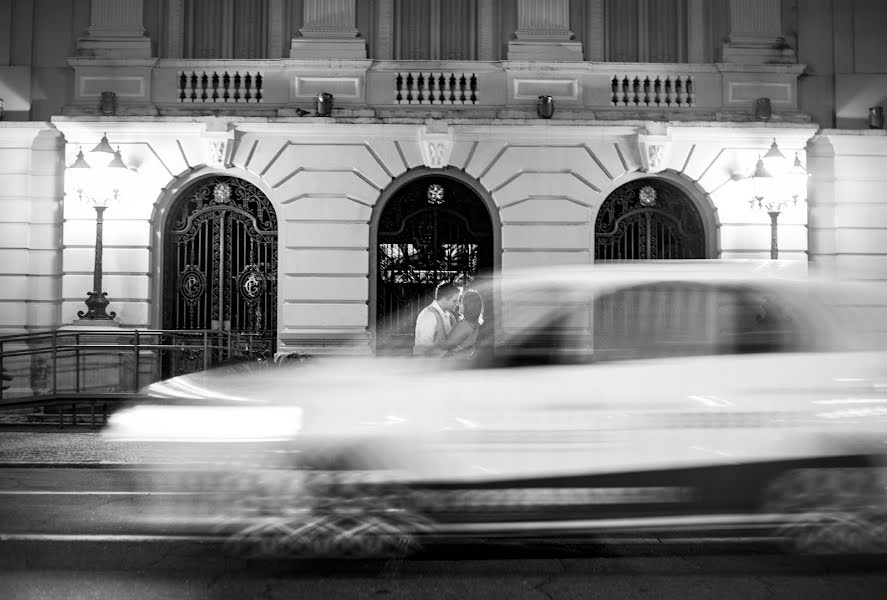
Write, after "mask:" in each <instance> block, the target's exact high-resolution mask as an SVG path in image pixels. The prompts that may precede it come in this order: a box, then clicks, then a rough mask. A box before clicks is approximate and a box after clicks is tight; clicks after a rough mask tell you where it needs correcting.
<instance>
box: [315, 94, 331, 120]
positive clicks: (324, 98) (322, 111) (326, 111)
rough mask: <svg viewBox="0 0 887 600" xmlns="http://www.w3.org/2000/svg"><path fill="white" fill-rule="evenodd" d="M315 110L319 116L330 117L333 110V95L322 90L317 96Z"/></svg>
mask: <svg viewBox="0 0 887 600" xmlns="http://www.w3.org/2000/svg"><path fill="white" fill-rule="evenodd" d="M315 112H316V113H317V116H318V117H328V116H330V114H331V113H332V112H333V95H332V94H328V93H327V92H320V93H319V94H317V98H316V108H315Z"/></svg>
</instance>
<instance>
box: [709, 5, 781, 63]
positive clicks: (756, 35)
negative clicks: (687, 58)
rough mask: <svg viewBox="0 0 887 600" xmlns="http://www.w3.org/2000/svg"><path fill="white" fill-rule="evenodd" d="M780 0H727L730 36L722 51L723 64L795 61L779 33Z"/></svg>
mask: <svg viewBox="0 0 887 600" xmlns="http://www.w3.org/2000/svg"><path fill="white" fill-rule="evenodd" d="M780 10H781V8H780V1H779V0H730V35H729V37H728V41H727V42H726V43H725V44H724V47H723V50H722V59H723V62H725V63H740V64H773V63H777V64H785V63H796V62H797V60H798V59H797V56H796V55H795V51H794V49H792V48H789V47H788V45H787V44H786V42H785V38H784V37H783V35H782V18H781V14H780Z"/></svg>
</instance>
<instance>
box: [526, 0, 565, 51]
mask: <svg viewBox="0 0 887 600" xmlns="http://www.w3.org/2000/svg"><path fill="white" fill-rule="evenodd" d="M514 35H515V36H517V39H519V40H548V41H554V40H571V39H573V32H572V31H570V0H518V1H517V31H515V32H514Z"/></svg>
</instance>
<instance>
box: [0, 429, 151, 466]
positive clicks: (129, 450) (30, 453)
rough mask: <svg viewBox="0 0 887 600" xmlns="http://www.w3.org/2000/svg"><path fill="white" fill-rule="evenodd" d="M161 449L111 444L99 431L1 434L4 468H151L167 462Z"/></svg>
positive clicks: (11, 432)
mask: <svg viewBox="0 0 887 600" xmlns="http://www.w3.org/2000/svg"><path fill="white" fill-rule="evenodd" d="M158 450H159V449H158V447H157V446H156V445H154V446H153V447H152V446H151V445H150V444H139V443H134V442H111V441H108V440H106V439H104V438H103V437H102V434H101V432H98V431H58V432H46V431H0V466H2V465H3V464H23V463H40V464H46V465H62V464H83V465H90V464H102V463H108V464H114V463H133V464H150V463H157V462H163V458H162V456H161V455H160V453H159V452H158Z"/></svg>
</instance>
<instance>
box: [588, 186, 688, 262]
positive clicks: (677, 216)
mask: <svg viewBox="0 0 887 600" xmlns="http://www.w3.org/2000/svg"><path fill="white" fill-rule="evenodd" d="M594 258H595V260H651V259H686V258H705V230H704V229H703V226H702V218H701V217H700V215H699V212H698V211H697V210H696V207H695V206H694V205H693V202H692V201H691V200H690V199H689V198H688V197H687V196H686V194H684V193H683V192H682V191H681V190H679V189H678V188H677V187H675V186H673V185H671V184H670V183H667V182H665V181H662V180H660V179H652V178H648V179H638V180H636V181H632V182H630V183H627V184H625V185H623V186H622V187H620V188H618V189H617V190H616V191H614V192H613V193H612V194H610V195H609V196H607V199H606V200H604V203H603V205H602V206H601V209H600V211H599V212H598V216H597V219H596V220H595V224H594Z"/></svg>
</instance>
